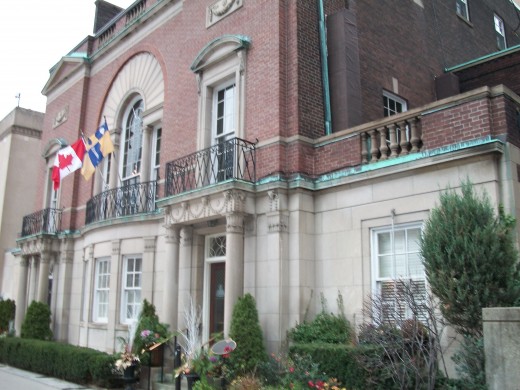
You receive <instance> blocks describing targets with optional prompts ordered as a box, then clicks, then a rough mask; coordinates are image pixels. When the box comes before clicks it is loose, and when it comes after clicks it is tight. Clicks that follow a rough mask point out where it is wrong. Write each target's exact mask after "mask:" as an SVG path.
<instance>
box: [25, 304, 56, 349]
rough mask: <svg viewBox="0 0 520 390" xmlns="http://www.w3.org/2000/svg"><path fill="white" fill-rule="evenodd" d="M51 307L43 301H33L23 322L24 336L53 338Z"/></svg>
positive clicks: (27, 337) (43, 338) (26, 337)
mask: <svg viewBox="0 0 520 390" xmlns="http://www.w3.org/2000/svg"><path fill="white" fill-rule="evenodd" d="M50 326H51V309H49V306H48V305H46V304H45V303H42V302H37V301H32V303H31V304H30V305H29V308H28V309H27V313H26V315H25V318H24V320H23V324H22V333H21V336H22V338H25V339H38V340H51V339H52V330H51V327H50Z"/></svg>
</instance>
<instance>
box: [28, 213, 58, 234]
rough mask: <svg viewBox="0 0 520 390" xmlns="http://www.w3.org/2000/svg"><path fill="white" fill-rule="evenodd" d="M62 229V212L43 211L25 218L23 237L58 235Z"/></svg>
mask: <svg viewBox="0 0 520 390" xmlns="http://www.w3.org/2000/svg"><path fill="white" fill-rule="evenodd" d="M60 229H61V210H60V209H51V208H47V209H43V210H40V211H37V212H35V213H32V214H29V215H26V216H25V217H23V223H22V237H28V236H32V235H35V234H57V233H58V232H59V231H60Z"/></svg>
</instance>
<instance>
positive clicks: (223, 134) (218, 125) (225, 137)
mask: <svg viewBox="0 0 520 390" xmlns="http://www.w3.org/2000/svg"><path fill="white" fill-rule="evenodd" d="M235 96H236V84H235V83H234V82H232V83H227V84H223V85H220V86H218V87H216V88H215V91H214V93H213V113H212V126H211V127H212V145H214V146H215V149H214V151H215V152H214V158H213V159H212V161H213V175H212V178H213V179H214V181H215V182H220V181H224V180H227V179H230V178H232V177H233V171H234V170H233V168H234V158H235V153H234V152H235V148H234V145H233V144H232V143H231V141H230V140H231V139H232V138H234V137H235V128H236V119H237V118H236V115H235V104H236V100H235Z"/></svg>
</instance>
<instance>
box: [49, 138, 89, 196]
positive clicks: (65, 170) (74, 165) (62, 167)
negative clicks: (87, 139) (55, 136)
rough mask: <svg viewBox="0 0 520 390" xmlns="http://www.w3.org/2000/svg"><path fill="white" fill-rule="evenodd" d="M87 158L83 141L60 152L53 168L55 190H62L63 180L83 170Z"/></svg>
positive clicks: (79, 140) (78, 141) (80, 140)
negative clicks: (84, 159)
mask: <svg viewBox="0 0 520 390" xmlns="http://www.w3.org/2000/svg"><path fill="white" fill-rule="evenodd" d="M84 156H85V143H84V142H83V139H81V138H80V139H78V140H77V141H76V142H74V143H73V144H72V145H69V146H66V147H65V148H63V149H61V150H60V151H58V153H57V154H56V159H55V160H54V166H53V168H52V181H53V182H54V190H57V189H58V188H60V183H61V180H62V179H63V178H64V177H65V176H67V175H69V174H71V173H72V172H74V171H76V170H77V169H79V168H81V166H82V165H83V157H84Z"/></svg>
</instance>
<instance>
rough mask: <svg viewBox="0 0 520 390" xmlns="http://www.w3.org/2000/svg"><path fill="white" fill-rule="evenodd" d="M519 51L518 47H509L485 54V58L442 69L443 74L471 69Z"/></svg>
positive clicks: (519, 47) (519, 46)
mask: <svg viewBox="0 0 520 390" xmlns="http://www.w3.org/2000/svg"><path fill="white" fill-rule="evenodd" d="M519 49H520V45H516V46H511V47H509V48H507V49H504V50H500V51H496V52H494V53H490V54H486V55H485V56H482V57H479V58H475V59H473V60H470V61H468V62H464V63H463V64H459V65H455V66H452V67H450V68H444V72H445V73H449V72H456V71H458V70H462V69H464V68H469V67H471V66H473V65H477V64H480V63H483V62H486V61H488V60H490V59H496V58H499V57H503V56H505V55H508V54H512V53H514V52H516V51H518V50H519Z"/></svg>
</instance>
